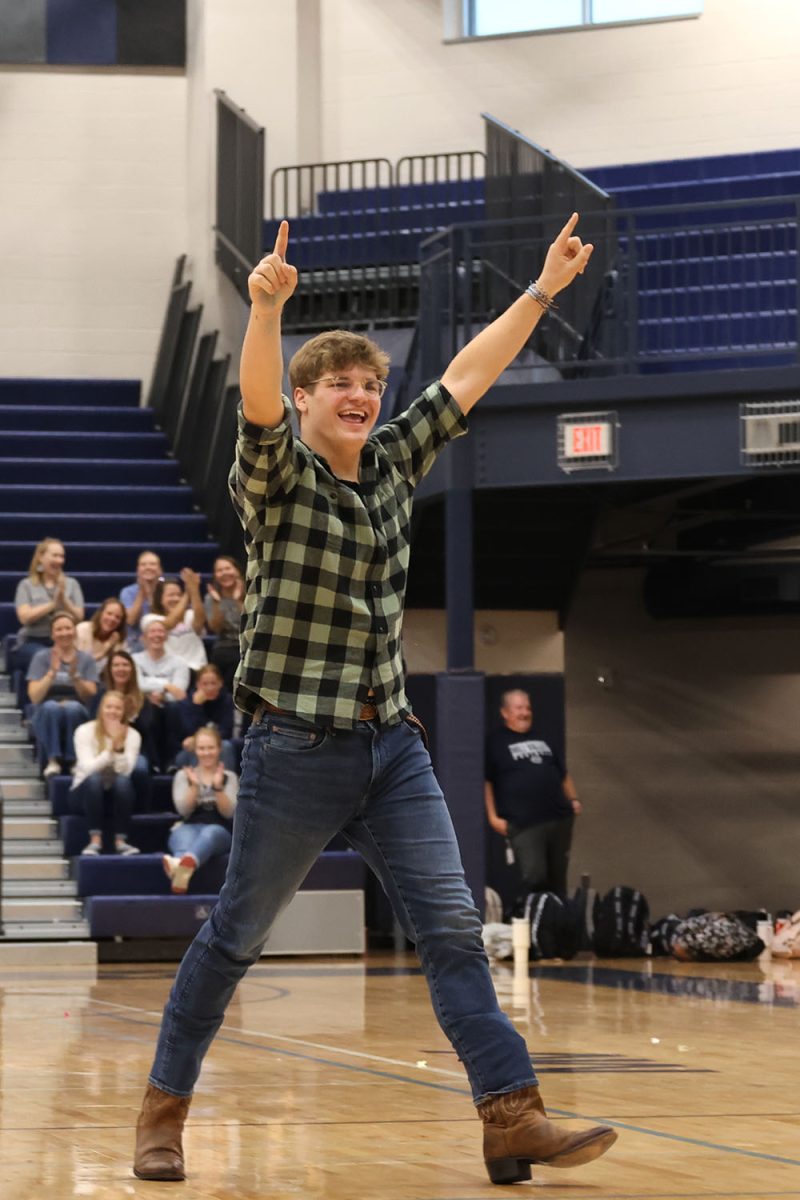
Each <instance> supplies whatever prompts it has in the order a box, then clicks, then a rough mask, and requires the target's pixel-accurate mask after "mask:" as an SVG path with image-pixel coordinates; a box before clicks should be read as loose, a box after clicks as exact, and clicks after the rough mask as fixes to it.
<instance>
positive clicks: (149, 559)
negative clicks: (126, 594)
mask: <svg viewBox="0 0 800 1200" xmlns="http://www.w3.org/2000/svg"><path fill="white" fill-rule="evenodd" d="M160 574H161V559H160V558H159V557H158V555H157V554H153V553H152V551H151V550H144V551H143V552H142V553H141V554H140V555H139V558H138V561H137V563H136V576H137V578H138V579H139V580H140V581H141V582H146V583H155V581H156V580H157V579H158V577H159V575H160Z"/></svg>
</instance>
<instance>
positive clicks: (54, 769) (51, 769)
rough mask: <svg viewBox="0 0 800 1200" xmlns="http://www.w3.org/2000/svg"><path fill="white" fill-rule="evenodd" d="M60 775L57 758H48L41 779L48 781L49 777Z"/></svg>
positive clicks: (59, 765)
mask: <svg viewBox="0 0 800 1200" xmlns="http://www.w3.org/2000/svg"><path fill="white" fill-rule="evenodd" d="M60 774H61V764H60V762H59V761H58V759H57V758H48V760H47V766H46V767H45V769H44V770H43V771H42V778H43V779H49V778H50V776H51V775H60Z"/></svg>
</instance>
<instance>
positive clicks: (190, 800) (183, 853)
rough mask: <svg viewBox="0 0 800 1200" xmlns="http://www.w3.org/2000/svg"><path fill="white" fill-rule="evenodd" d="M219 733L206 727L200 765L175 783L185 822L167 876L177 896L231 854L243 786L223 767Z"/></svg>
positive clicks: (172, 846)
mask: <svg viewBox="0 0 800 1200" xmlns="http://www.w3.org/2000/svg"><path fill="white" fill-rule="evenodd" d="M221 749H222V742H221V740H220V736H219V732H218V731H217V730H216V729H214V728H212V727H210V726H205V727H202V728H200V729H198V731H197V733H196V735H195V753H196V754H197V759H198V765H197V766H196V767H182V768H181V770H180V771H178V773H177V775H176V776H175V778H174V780H173V781H172V802H173V804H174V805H175V808H176V810H177V812H178V813H179V814H180V816H181V818H182V820H180V821H178V822H177V823H176V824H175V825H173V827H172V829H171V831H170V835H169V841H168V843H167V846H168V850H169V853H168V854H165V855H164V859H163V862H164V870H165V871H166V873H167V875H168V876H169V879H170V881H171V883H172V891H173V892H179V893H182V892H185V891H186V890H187V888H188V887H189V880H190V879H191V878H192V875H193V874H194V873H195V871H196V870H197V868H198V867H200V866H202V865H203V863H204V862H208V860H209V858H212V857H213V856H214V855H215V854H227V853H228V852H229V850H230V848H231V828H232V818H233V813H234V809H235V808H236V793H237V790H238V786H239V780H238V778H237V776H236V775H235V774H234V773H233V771H226V770H225V767H224V766H223V764H222V762H221V761H220V751H221Z"/></svg>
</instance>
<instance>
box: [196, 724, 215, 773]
mask: <svg viewBox="0 0 800 1200" xmlns="http://www.w3.org/2000/svg"><path fill="white" fill-rule="evenodd" d="M219 751H220V747H219V742H218V741H217V739H216V738H215V737H213V736H212V735H211V734H210V733H198V734H197V736H196V737H195V740H194V752H195V754H196V755H197V761H198V762H199V763H200V766H201V767H205V769H206V770H207V771H213V770H214V768H215V767H216V766H217V764H218V763H219Z"/></svg>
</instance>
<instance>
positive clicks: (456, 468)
mask: <svg viewBox="0 0 800 1200" xmlns="http://www.w3.org/2000/svg"><path fill="white" fill-rule="evenodd" d="M457 237H458V233H457V231H456V230H452V231H451V236H450V246H451V255H450V306H451V307H450V321H451V338H450V343H451V350H452V353H453V355H455V354H456V353H457V352H458V349H460V347H461V346H463V345H465V344H466V342H467V341H468V340H469V338H470V336H471V334H470V330H471V319H470V308H471V305H470V298H469V290H468V289H469V285H470V279H471V271H472V264H471V262H470V254H471V247H470V244H469V238H468V237H467V238H463V239H462V238H459V241H461V243H462V249H463V258H462V256H461V255H459V254H458V253H457V249H456V244H455V241H456V238H457ZM460 258H462V261H463V263H464V280H463V286H462V287H461V288H459V286H458V283H459V280H458V262H459V259H460ZM459 292H461V293H462V295H463V296H464V305H463V337H461V338H460V337H459V336H458V331H459V322H458V296H459ZM473 536H474V535H473V519H472V442H471V441H470V439H468V438H459V439H458V440H457V441H456V442H454V444H453V445H452V446H451V447H450V450H449V456H448V487H447V493H446V495H445V590H446V597H447V668H448V670H449V671H463V670H471V669H472V666H473V659H474V653H475V651H474V633H473V630H474V625H475V607H474V605H475V602H474V583H473V561H472V543H473Z"/></svg>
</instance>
